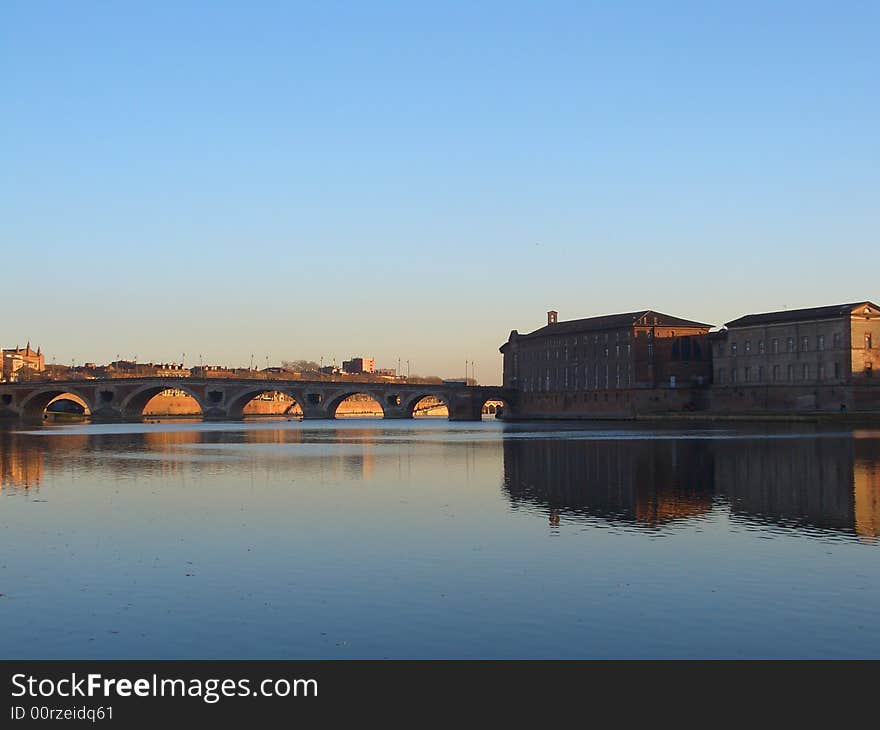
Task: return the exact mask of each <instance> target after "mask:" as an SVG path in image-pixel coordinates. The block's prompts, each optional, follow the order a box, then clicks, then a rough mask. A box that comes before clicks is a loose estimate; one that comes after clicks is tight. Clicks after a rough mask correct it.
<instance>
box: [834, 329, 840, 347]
mask: <svg viewBox="0 0 880 730" xmlns="http://www.w3.org/2000/svg"><path fill="white" fill-rule="evenodd" d="M833 342H834V349H835V350H837V349H839V348H840V332H835V333H834V340H833Z"/></svg>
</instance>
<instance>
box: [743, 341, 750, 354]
mask: <svg viewBox="0 0 880 730" xmlns="http://www.w3.org/2000/svg"><path fill="white" fill-rule="evenodd" d="M743 350H744V351H745V353H746V355H748V354H749V353H750V352H751V351H752V341H751V340H746V344H745V345H744V346H743Z"/></svg>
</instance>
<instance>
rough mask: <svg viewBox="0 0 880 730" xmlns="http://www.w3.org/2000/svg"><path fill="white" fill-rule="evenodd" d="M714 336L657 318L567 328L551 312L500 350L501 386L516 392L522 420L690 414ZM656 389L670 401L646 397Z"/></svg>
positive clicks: (612, 318)
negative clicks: (543, 321) (647, 412)
mask: <svg viewBox="0 0 880 730" xmlns="http://www.w3.org/2000/svg"><path fill="white" fill-rule="evenodd" d="M710 329H711V325H708V324H703V323H701V322H694V321H692V320H688V319H682V318H680V317H674V316H672V315H668V314H663V313H662V312H655V311H653V310H641V311H638V312H627V313H624V314H610V315H605V316H601V317H589V318H587V319H577V320H571V321H567V322H560V321H558V317H557V313H556V312H555V311H550V312H548V313H547V325H546V326H544V327H541V328H540V329H537V330H535V331H534V332H530V333H527V334H519V333H518V332H517V331H516V330H514V331H512V332H511V333H510V337H509V338H508V341H507V342H506V343H505V344H504V345H502V346H501V353H502V354H503V356H504V375H503V377H504V385H505V387H508V388H512V389H514V390H517V391H519V398H518V401H517V412H518V413H519V414H521V415H523V416H529V415H534V416H536V417H540V416H541V415H547V416H553V415H556V414H570V415H572V416H578V415H586V414H590V413H595V412H597V411H598V412H610V413H617V414H621V415H623V414H629V413H633V412H639V411H643V410H664V409H667V408H675V409H678V408H683V407H688V404H689V403H690V400H691V399H690V396H689V395H688V392H689V390H690V387H691V386H703V385H705V384H707V383H708V382H709V380H710V377H711V350H710V347H709V343H708V333H709V330H710ZM658 388H665V389H667V390H671V391H673V392H674V395H673V396H672V401H671V402H670V400H669V395H667V394H664V397H663V398H662V399H659V398H656V396H649V395H646V391H653V390H655V389H658ZM689 407H691V408H693V407H696V406H695V405H694V404H691V405H690V406H689Z"/></svg>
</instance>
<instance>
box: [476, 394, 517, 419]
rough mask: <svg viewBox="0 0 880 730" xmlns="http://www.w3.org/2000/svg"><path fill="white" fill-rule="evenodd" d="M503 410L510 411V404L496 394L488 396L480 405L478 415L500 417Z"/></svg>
mask: <svg viewBox="0 0 880 730" xmlns="http://www.w3.org/2000/svg"><path fill="white" fill-rule="evenodd" d="M505 411H507V412H508V413H509V412H510V406H509V405H508V403H507V401H506V400H504V399H503V398H499V397H497V396H490V397H488V398H486V399H485V400H484V401H483V404H482V405H481V406H480V417H481V418H485V417H486V416H492V417H493V418H500V417H502V416H503V415H504V412H505Z"/></svg>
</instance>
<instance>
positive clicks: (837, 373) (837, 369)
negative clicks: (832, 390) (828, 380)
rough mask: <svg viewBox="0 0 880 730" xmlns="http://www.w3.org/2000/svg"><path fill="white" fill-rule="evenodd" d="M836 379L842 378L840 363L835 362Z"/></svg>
mask: <svg viewBox="0 0 880 730" xmlns="http://www.w3.org/2000/svg"><path fill="white" fill-rule="evenodd" d="M834 379H835V380H840V363H839V362H836V363H834Z"/></svg>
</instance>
